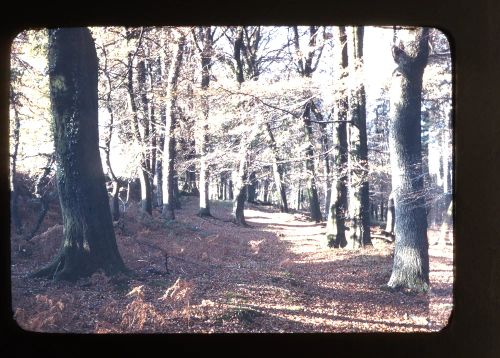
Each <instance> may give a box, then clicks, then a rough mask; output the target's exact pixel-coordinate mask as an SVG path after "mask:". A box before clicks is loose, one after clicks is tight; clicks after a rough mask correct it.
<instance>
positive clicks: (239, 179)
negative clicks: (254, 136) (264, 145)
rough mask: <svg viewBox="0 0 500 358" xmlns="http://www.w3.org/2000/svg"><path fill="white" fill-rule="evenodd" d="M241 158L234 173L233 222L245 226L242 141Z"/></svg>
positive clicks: (244, 153) (245, 172) (244, 174)
mask: <svg viewBox="0 0 500 358" xmlns="http://www.w3.org/2000/svg"><path fill="white" fill-rule="evenodd" d="M241 146H242V150H241V159H240V165H239V168H238V172H237V173H236V182H235V188H234V189H235V192H236V195H235V197H234V199H233V213H232V216H233V223H235V224H236V225H240V226H247V223H246V221H245V213H244V210H245V200H246V192H247V191H246V181H247V168H246V166H247V161H246V157H247V144H246V143H242V144H241Z"/></svg>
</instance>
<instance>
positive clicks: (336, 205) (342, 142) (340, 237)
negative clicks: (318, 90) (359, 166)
mask: <svg viewBox="0 0 500 358" xmlns="http://www.w3.org/2000/svg"><path fill="white" fill-rule="evenodd" d="M346 41H347V35H346V31H345V27H344V26H341V27H339V37H338V42H337V48H338V49H339V50H338V51H337V57H338V60H339V66H337V70H338V76H337V80H338V83H342V81H343V80H344V77H345V73H346V70H347V67H348V61H347V46H345V44H346ZM348 107H349V106H348V98H347V91H346V89H345V88H342V89H341V92H340V93H339V98H338V100H337V108H338V110H337V121H338V122H337V123H336V126H335V137H336V138H335V143H334V148H335V149H334V158H335V163H334V166H335V172H336V176H337V179H336V180H334V181H332V200H331V204H330V213H329V214H328V223H327V233H326V236H327V239H328V245H330V246H332V247H335V248H338V247H345V246H346V245H347V240H346V236H345V229H346V228H345V220H346V216H347V204H348V201H347V199H348V198H347V181H348V170H347V161H348V141H347V115H348Z"/></svg>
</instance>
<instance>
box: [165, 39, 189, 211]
mask: <svg viewBox="0 0 500 358" xmlns="http://www.w3.org/2000/svg"><path fill="white" fill-rule="evenodd" d="M185 43H186V36H185V35H184V33H183V32H182V30H181V32H180V34H179V35H178V37H177V43H176V49H175V53H174V55H173V59H172V62H171V64H170V71H169V74H168V80H167V107H166V108H167V109H166V122H165V143H164V146H165V149H164V150H163V163H164V165H163V188H162V193H163V209H162V216H163V217H164V218H165V219H169V220H173V219H175V214H174V209H175V205H176V204H175V194H176V193H175V188H174V186H177V183H176V182H175V180H174V163H175V154H176V152H175V141H176V140H175V133H174V131H175V127H176V124H177V87H178V82H179V74H180V70H181V66H182V58H183V56H184V47H185Z"/></svg>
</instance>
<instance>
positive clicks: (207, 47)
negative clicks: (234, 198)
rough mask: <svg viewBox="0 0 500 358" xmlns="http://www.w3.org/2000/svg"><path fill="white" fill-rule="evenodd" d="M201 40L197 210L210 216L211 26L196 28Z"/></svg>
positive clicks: (200, 214) (202, 214) (203, 214)
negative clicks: (208, 161)
mask: <svg viewBox="0 0 500 358" xmlns="http://www.w3.org/2000/svg"><path fill="white" fill-rule="evenodd" d="M198 31H199V33H200V37H201V40H202V46H203V48H202V50H201V89H202V91H203V95H202V113H203V119H202V120H203V124H202V126H201V135H200V139H199V141H200V142H201V143H200V154H201V155H200V185H199V187H200V208H199V210H198V215H199V216H212V215H211V214H210V200H209V197H210V196H209V195H210V193H209V188H210V185H209V182H210V168H209V166H208V163H207V155H208V150H207V149H208V141H209V137H208V119H209V110H210V108H209V103H208V96H207V94H206V92H207V90H208V88H209V86H210V69H211V67H212V52H213V48H212V47H213V36H212V30H211V27H210V26H208V27H205V28H201V27H200V28H198ZM195 40H196V39H195Z"/></svg>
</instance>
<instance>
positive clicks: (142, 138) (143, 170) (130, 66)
mask: <svg viewBox="0 0 500 358" xmlns="http://www.w3.org/2000/svg"><path fill="white" fill-rule="evenodd" d="M137 32H138V31H137V30H136V29H129V28H127V29H126V36H127V43H128V44H130V43H131V42H132V40H134V39H135V38H137V37H138V40H137V47H136V49H135V51H132V50H130V51H129V52H128V54H127V90H128V95H129V103H130V110H131V111H132V120H131V121H132V123H131V126H132V133H134V137H135V139H136V140H137V141H138V142H139V143H145V142H146V141H147V134H148V133H147V132H148V124H147V123H146V118H145V113H143V116H142V118H140V117H139V109H138V106H137V102H136V97H137V93H136V91H135V89H134V80H133V73H134V59H135V57H136V55H137V52H138V50H139V48H140V46H141V42H142V38H143V34H144V28H141V29H140V33H139V34H138V33H137ZM141 129H142V134H141ZM139 180H140V183H141V208H142V210H143V212H145V213H147V214H149V215H151V214H152V213H153V206H152V202H151V200H152V195H151V189H152V188H151V182H150V180H149V160H148V156H147V153H144V152H143V153H141V163H140V168H139Z"/></svg>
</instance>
